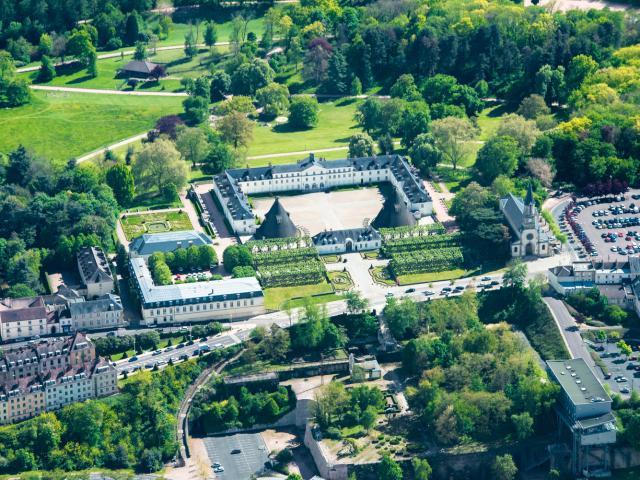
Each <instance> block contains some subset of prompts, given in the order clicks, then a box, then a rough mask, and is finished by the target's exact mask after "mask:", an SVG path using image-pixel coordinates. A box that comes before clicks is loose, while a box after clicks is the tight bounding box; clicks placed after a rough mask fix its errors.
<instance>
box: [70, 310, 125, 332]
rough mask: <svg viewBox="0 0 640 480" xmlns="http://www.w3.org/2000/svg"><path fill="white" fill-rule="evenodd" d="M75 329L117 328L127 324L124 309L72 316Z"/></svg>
mask: <svg viewBox="0 0 640 480" xmlns="http://www.w3.org/2000/svg"><path fill="white" fill-rule="evenodd" d="M71 321H72V323H71V324H72V329H73V330H98V329H102V328H116V327H119V326H122V325H124V324H125V321H124V311H123V310H107V311H103V312H91V313H84V314H78V315H74V316H73V317H71Z"/></svg>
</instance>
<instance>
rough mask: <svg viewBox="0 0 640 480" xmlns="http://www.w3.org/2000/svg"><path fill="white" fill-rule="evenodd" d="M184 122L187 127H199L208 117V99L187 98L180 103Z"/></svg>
mask: <svg viewBox="0 0 640 480" xmlns="http://www.w3.org/2000/svg"><path fill="white" fill-rule="evenodd" d="M182 105H183V106H184V113H185V115H184V116H185V120H186V121H187V123H188V124H189V125H199V124H200V123H202V122H204V121H205V120H206V119H207V117H208V115H209V99H208V98H204V97H193V96H189V97H187V98H185V99H184V101H183V102H182Z"/></svg>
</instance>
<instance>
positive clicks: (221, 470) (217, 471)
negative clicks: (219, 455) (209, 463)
mask: <svg viewBox="0 0 640 480" xmlns="http://www.w3.org/2000/svg"><path fill="white" fill-rule="evenodd" d="M222 472H224V467H222V466H220V467H216V468H214V469H213V473H222Z"/></svg>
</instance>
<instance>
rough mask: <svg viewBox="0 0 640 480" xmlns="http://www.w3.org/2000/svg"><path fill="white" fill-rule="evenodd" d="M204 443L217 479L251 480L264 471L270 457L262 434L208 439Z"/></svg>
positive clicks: (244, 434)
mask: <svg viewBox="0 0 640 480" xmlns="http://www.w3.org/2000/svg"><path fill="white" fill-rule="evenodd" d="M203 442H204V446H205V448H206V450H207V455H208V456H209V460H210V461H211V465H212V467H213V471H214V472H215V475H216V478H229V479H233V480H239V479H244V478H251V477H252V476H253V475H255V474H257V473H259V472H261V471H262V470H263V468H264V464H265V462H266V461H267V459H268V456H269V452H268V451H267V446H266V445H265V443H264V440H263V439H262V435H261V434H260V433H237V434H235V435H225V436H222V437H206V438H204V439H203ZM217 470H218V471H217ZM219 470H223V471H219Z"/></svg>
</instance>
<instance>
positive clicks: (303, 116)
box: [289, 97, 320, 130]
mask: <svg viewBox="0 0 640 480" xmlns="http://www.w3.org/2000/svg"><path fill="white" fill-rule="evenodd" d="M319 111H320V106H319V105H318V100H316V99H315V98H314V97H295V98H294V99H293V100H291V104H290V105H289V125H291V127H293V128H295V129H305V130H306V129H309V128H313V127H315V126H316V125H317V123H318V113H319Z"/></svg>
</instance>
